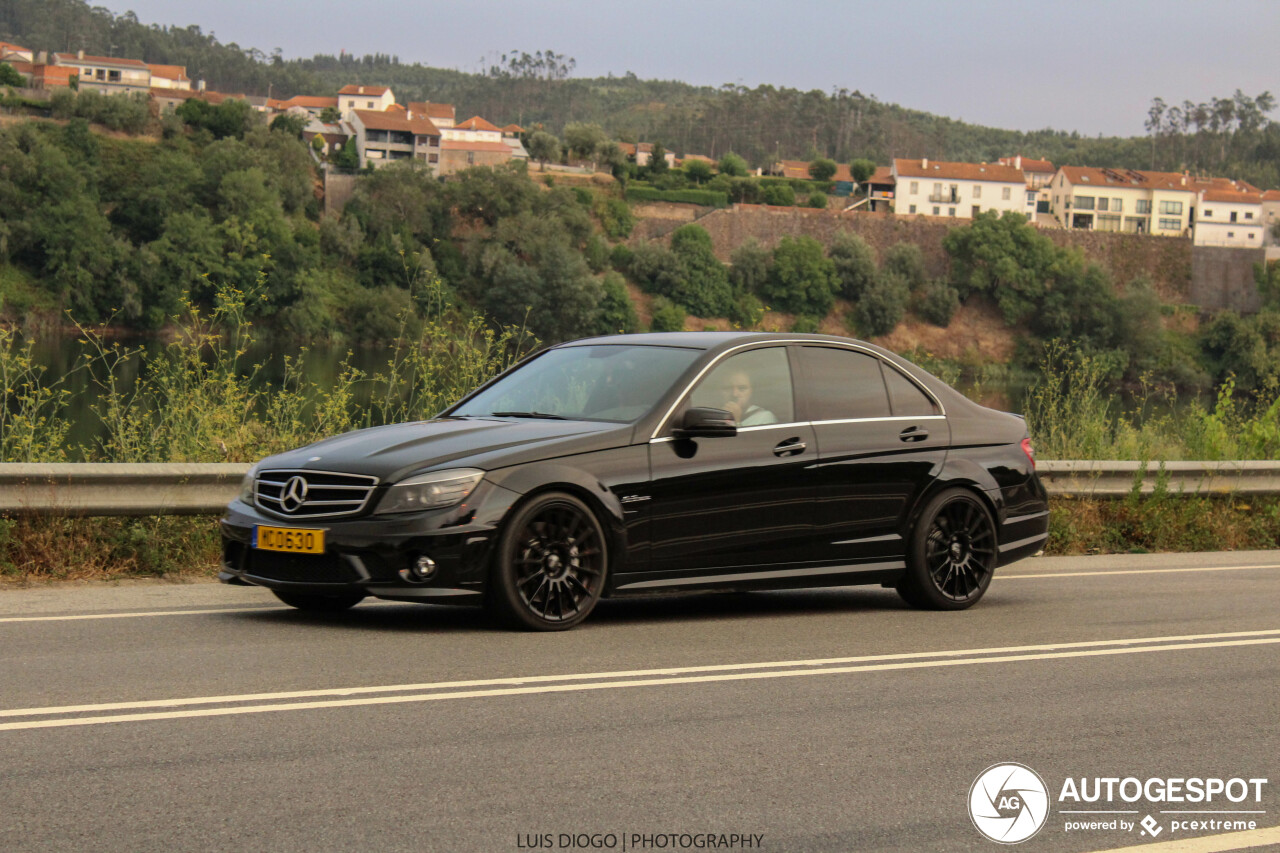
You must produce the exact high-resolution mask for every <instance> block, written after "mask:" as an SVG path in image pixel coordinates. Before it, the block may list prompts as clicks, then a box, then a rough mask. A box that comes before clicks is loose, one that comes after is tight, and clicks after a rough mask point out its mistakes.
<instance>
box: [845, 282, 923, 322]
mask: <svg viewBox="0 0 1280 853" xmlns="http://www.w3.org/2000/svg"><path fill="white" fill-rule="evenodd" d="M910 295H911V289H910V288H909V287H908V285H907V281H906V279H904V278H903V277H902V276H901V275H899V274H898V273H895V272H883V273H881V274H880V275H878V276H876V280H875V281H874V282H872V283H871V286H870V287H868V288H867V289H866V290H865V291H864V292H863V294H862V298H861V299H859V300H858V303H857V304H856V305H855V306H854V307H853V320H854V322H855V323H857V324H858V332H859V334H861V335H863V336H864V337H868V338H874V337H879V336H880V335H887V334H889V333H890V332H892V331H893V330H894V327H896V326H897V325H898V323H900V322H901V321H902V317H903V315H904V314H906V313H907V299H908V297H910Z"/></svg>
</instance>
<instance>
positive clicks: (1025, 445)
mask: <svg viewBox="0 0 1280 853" xmlns="http://www.w3.org/2000/svg"><path fill="white" fill-rule="evenodd" d="M1022 452H1023V453H1025V454H1027V461H1028V462H1030V463H1031V470H1032V471H1034V470H1035V469H1036V449H1035V448H1034V447H1032V446H1031V439H1029V438H1024V439H1022Z"/></svg>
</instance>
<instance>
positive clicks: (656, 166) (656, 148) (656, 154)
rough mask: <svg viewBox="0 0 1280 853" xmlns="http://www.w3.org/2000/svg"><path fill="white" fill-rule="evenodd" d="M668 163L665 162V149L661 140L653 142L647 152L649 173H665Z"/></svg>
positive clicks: (668, 166)
mask: <svg viewBox="0 0 1280 853" xmlns="http://www.w3.org/2000/svg"><path fill="white" fill-rule="evenodd" d="M670 165H671V164H669V163H668V162H667V149H666V148H664V147H663V146H662V143H661V142H655V143H653V149H652V150H651V151H650V152H649V174H650V175H655V176H656V175H662V174H665V173H666V171H667V169H668V168H670Z"/></svg>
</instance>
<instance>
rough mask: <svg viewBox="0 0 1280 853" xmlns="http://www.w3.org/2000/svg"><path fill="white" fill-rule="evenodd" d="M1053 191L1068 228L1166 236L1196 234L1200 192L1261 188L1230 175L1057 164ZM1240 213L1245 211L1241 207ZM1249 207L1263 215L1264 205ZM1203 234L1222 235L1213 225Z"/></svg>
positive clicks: (1056, 210) (1055, 207) (1056, 209)
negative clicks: (1234, 178) (1230, 177)
mask: <svg viewBox="0 0 1280 853" xmlns="http://www.w3.org/2000/svg"><path fill="white" fill-rule="evenodd" d="M1049 191H1050V206H1051V209H1052V212H1053V214H1054V216H1056V217H1057V219H1058V221H1059V222H1061V223H1062V224H1063V225H1064V226H1066V227H1068V228H1079V229H1084V230H1090V231H1119V232H1122V233H1128V234H1156V235H1160V236H1164V237H1194V233H1193V232H1194V228H1195V226H1196V223H1197V207H1199V206H1200V205H1201V199H1200V195H1201V193H1206V192H1219V191H1221V192H1229V193H1233V192H1234V193H1239V192H1244V193H1258V192H1259V190H1258V188H1257V187H1254V186H1252V185H1250V184H1247V183H1245V182H1243V181H1232V180H1230V179H1228V178H1215V177H1197V176H1192V175H1191V174H1190V173H1188V172H1154V171H1147V170H1142V169H1099V168H1095V167H1093V166H1061V167H1059V168H1058V171H1057V173H1056V174H1055V175H1054V177H1053V182H1052V183H1051V184H1050V185H1049ZM1259 204H1260V202H1259ZM1228 209H1229V208H1227V207H1221V208H1220V210H1228ZM1231 209H1234V208H1231ZM1236 212H1238V213H1241V214H1243V213H1244V212H1246V211H1245V210H1244V209H1243V208H1241V209H1238V210H1236ZM1248 212H1251V213H1253V214H1254V216H1255V217H1256V218H1258V219H1260V218H1261V214H1262V209H1261V207H1260V206H1259V207H1257V208H1251V209H1250V210H1249V211H1248ZM1204 233H1206V234H1209V233H1212V234H1214V235H1215V237H1214V239H1217V238H1218V235H1217V232H1216V230H1215V229H1214V228H1212V227H1210V228H1209V229H1208V230H1207V231H1206V232H1204ZM1223 233H1224V234H1225V232H1223ZM1242 233H1245V232H1243V231H1242ZM1224 239H1225V238H1224ZM1242 239H1244V240H1246V241H1247V239H1248V238H1247V236H1246V237H1242ZM1257 239H1261V238H1260V237H1259V238H1257ZM1245 245H1247V242H1246V243H1245Z"/></svg>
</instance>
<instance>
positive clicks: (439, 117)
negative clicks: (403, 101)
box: [409, 101, 457, 130]
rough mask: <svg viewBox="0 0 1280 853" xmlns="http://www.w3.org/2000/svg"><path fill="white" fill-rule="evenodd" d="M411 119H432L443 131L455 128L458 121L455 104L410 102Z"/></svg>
mask: <svg viewBox="0 0 1280 853" xmlns="http://www.w3.org/2000/svg"><path fill="white" fill-rule="evenodd" d="M409 118H425V119H430V120H431V123H432V124H434V125H435V126H436V127H438V128H440V129H441V130H445V129H446V128H450V127H453V126H454V124H455V123H456V121H457V115H456V113H455V111H454V108H453V104H433V103H431V102H430V101H410V102H409Z"/></svg>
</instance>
